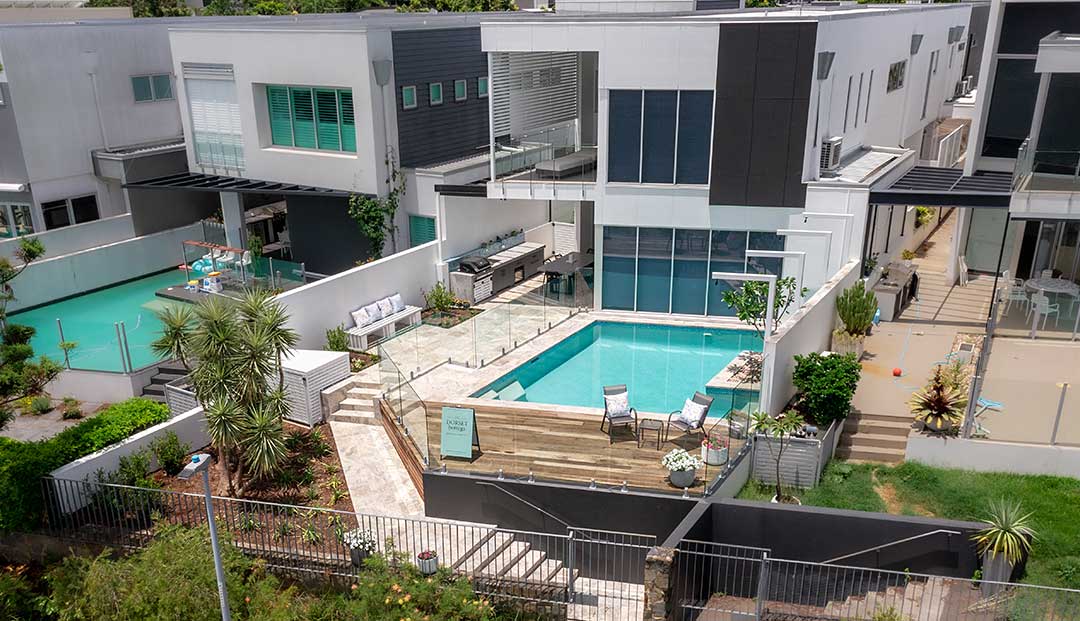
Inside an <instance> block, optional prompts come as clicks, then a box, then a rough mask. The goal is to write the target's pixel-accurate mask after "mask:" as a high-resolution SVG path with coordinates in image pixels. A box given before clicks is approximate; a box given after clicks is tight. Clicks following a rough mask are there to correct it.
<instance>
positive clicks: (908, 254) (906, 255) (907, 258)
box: [900, 248, 915, 261]
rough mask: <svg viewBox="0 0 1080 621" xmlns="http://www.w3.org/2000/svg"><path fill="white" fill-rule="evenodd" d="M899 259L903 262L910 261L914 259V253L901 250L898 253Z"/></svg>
mask: <svg viewBox="0 0 1080 621" xmlns="http://www.w3.org/2000/svg"><path fill="white" fill-rule="evenodd" d="M900 258H901V259H903V260H905V261H911V260H912V259H914V258H915V251H914V250H908V249H906V248H905V249H904V250H902V251H901V252H900Z"/></svg>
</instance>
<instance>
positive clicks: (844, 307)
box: [832, 280, 878, 360]
mask: <svg viewBox="0 0 1080 621" xmlns="http://www.w3.org/2000/svg"><path fill="white" fill-rule="evenodd" d="M877 309H878V301H877V296H876V295H874V292H873V291H867V289H866V284H865V283H864V282H863V281H861V280H859V281H856V282H855V284H853V285H851V286H850V287H848V288H847V289H844V291H843V293H841V294H840V295H839V296H837V298H836V314H837V315H838V316H839V317H840V321H841V322H842V323H843V324H844V326H843V327H842V328H838V329H836V330H835V331H833V340H832V350H833V351H834V352H837V353H839V354H855V358H856V360H857V359H859V358H862V355H863V350H864V348H865V340H866V335H867V334H869V332H870V328H871V327H872V326H873V325H874V314H875V313H876V312H877Z"/></svg>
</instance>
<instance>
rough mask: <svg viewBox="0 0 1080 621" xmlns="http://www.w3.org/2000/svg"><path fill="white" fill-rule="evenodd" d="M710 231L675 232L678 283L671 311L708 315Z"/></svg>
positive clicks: (676, 279) (673, 292)
mask: <svg viewBox="0 0 1080 621" xmlns="http://www.w3.org/2000/svg"><path fill="white" fill-rule="evenodd" d="M708 259H709V232H708V231H688V230H681V229H676V230H675V266H674V281H673V282H672V286H671V312H673V313H682V314H686V315H704V314H705V287H706V284H707V283H708V279H709V261H708Z"/></svg>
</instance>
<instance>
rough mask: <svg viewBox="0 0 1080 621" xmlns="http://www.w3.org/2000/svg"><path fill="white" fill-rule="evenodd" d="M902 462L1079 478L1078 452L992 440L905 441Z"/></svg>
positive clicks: (913, 437) (925, 438)
mask: <svg viewBox="0 0 1080 621" xmlns="http://www.w3.org/2000/svg"><path fill="white" fill-rule="evenodd" d="M904 459H906V460H908V461H918V462H921V463H924V464H929V465H931V466H937V467H939V468H961V469H963V470H975V471H978V472H1003V471H1004V472H1015V473H1018V474H1050V475H1057V476H1066V477H1080V448H1076V447H1072V446H1050V445H1048V444H1021V443H1019V442H994V441H993V440H964V439H961V438H931V437H928V436H923V435H918V434H912V435H911V436H909V437H908V441H907V451H906V452H905V454H904Z"/></svg>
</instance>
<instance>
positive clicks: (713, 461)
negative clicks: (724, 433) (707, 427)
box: [701, 436, 728, 466]
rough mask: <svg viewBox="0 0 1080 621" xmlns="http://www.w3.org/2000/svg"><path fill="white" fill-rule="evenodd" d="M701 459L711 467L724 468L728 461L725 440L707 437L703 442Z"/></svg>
mask: <svg viewBox="0 0 1080 621" xmlns="http://www.w3.org/2000/svg"><path fill="white" fill-rule="evenodd" d="M701 459H702V460H703V461H704V462H705V463H706V464H708V465H710V466H723V465H724V464H726V463H727V460H728V447H727V442H726V441H724V439H723V438H713V437H712V436H705V439H704V440H702V441H701Z"/></svg>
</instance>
